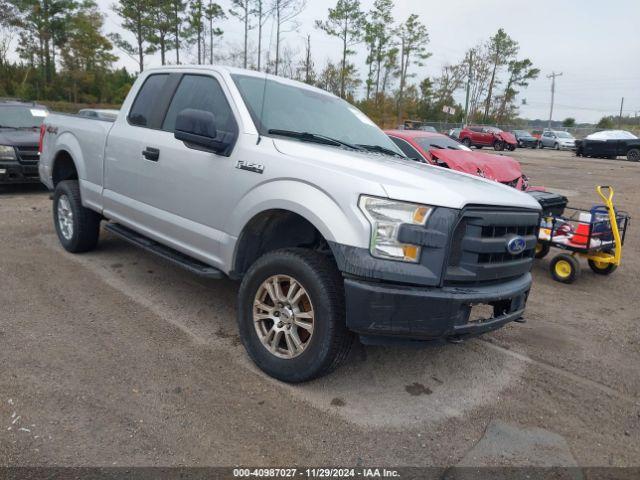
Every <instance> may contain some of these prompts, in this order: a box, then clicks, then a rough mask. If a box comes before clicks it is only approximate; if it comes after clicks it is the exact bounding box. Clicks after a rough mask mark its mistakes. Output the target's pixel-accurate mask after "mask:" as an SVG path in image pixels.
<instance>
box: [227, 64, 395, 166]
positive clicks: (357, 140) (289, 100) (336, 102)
mask: <svg viewBox="0 0 640 480" xmlns="http://www.w3.org/2000/svg"><path fill="white" fill-rule="evenodd" d="M232 77H233V80H234V82H235V83H236V86H237V87H238V90H240V94H241V95H242V98H243V99H244V101H245V103H246V104H247V107H248V108H249V112H250V113H251V117H252V118H253V121H254V122H255V124H256V127H257V128H258V130H259V131H260V133H261V134H262V135H268V134H269V131H270V130H288V131H293V132H304V133H311V134H316V135H323V136H325V137H329V138H333V139H336V140H339V141H340V142H345V143H349V144H352V145H370V146H380V147H383V148H385V149H388V150H391V151H393V152H397V153H399V154H400V155H402V153H401V152H400V151H399V150H398V148H397V147H396V146H395V144H394V143H393V142H392V141H391V140H390V139H389V137H387V136H386V135H385V134H384V133H383V132H382V130H380V129H379V128H378V127H377V126H376V125H375V124H374V123H373V122H372V121H371V120H370V119H369V118H368V117H367V116H366V115H365V114H364V113H362V112H361V111H360V110H358V109H357V108H355V107H353V106H352V105H350V104H349V103H347V102H345V101H344V100H341V99H339V98H336V97H334V96H332V95H329V94H325V93H322V92H318V91H314V90H311V89H306V88H302V87H297V86H294V85H288V84H285V83H281V82H279V81H276V80H270V79H267V80H266V85H265V79H264V78H259V77H253V76H248V75H233V76H232ZM264 93H266V95H265V96H264V105H263V94H264ZM261 112H262V115H261ZM403 156H404V155H403Z"/></svg>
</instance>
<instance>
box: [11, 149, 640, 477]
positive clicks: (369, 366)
mask: <svg viewBox="0 0 640 480" xmlns="http://www.w3.org/2000/svg"><path fill="white" fill-rule="evenodd" d="M512 155H513V156H514V157H516V158H517V159H518V160H520V161H521V163H522V167H523V170H524V171H525V173H527V174H528V175H529V176H530V177H531V179H532V183H533V184H537V185H544V186H546V187H547V188H548V189H550V190H555V191H559V192H561V193H564V194H565V195H567V196H569V198H570V202H571V204H572V205H576V206H579V205H584V206H589V205H591V204H592V203H596V202H597V197H596V195H595V192H594V190H593V187H594V185H596V184H598V183H601V184H610V185H613V186H614V187H615V188H616V192H617V193H616V201H617V204H618V205H619V206H620V207H621V208H624V209H625V210H627V211H629V213H630V214H631V215H632V216H633V217H635V218H640V190H639V189H638V179H639V178H640V165H638V164H633V163H628V162H626V161H610V160H595V159H578V158H576V157H573V156H572V154H571V153H570V152H555V151H548V150H543V151H539V150H517V151H516V152H515V153H513V154H512ZM50 209H51V206H50V201H49V199H48V194H47V192H46V191H44V190H42V189H39V188H34V187H11V188H2V187H0V305H2V307H1V310H0V346H1V348H0V365H2V368H1V369H0V465H30V466H32V465H64V466H70V465H74V466H76V465H83V466H96V465H100V466H110V465H119V466H122V465H127V466H132V465H136V466H142V465H144V466H152V465H189V466H192V465H193V466H196V465H197V466H201V465H224V466H233V465H259V466H269V465H271V466H291V465H328V464H332V465H350V466H355V465H387V466H428V465H438V466H447V465H456V464H459V463H460V464H464V465H474V464H477V465H482V464H509V465H527V464H540V462H539V458H540V457H536V458H527V455H533V454H531V453H527V451H529V452H531V451H533V450H529V449H528V448H526V441H527V439H528V438H530V439H531V442H534V441H535V442H538V443H536V445H542V446H543V447H544V448H546V449H547V450H549V451H550V452H551V454H550V456H549V458H550V460H549V462H553V459H554V458H556V459H558V460H557V462H559V464H578V465H590V466H609V465H616V466H638V465H640V370H639V368H638V366H639V365H640V334H639V331H640V329H639V325H640V299H639V295H638V290H637V284H636V281H637V278H638V272H639V271H640V259H639V255H638V254H639V253H640V242H638V238H640V237H639V236H640V229H638V228H636V226H635V224H633V223H632V225H631V230H630V233H629V235H628V237H627V243H626V245H625V247H626V248H625V251H624V258H623V265H622V266H621V268H620V269H618V271H617V272H615V273H614V274H613V275H612V276H611V277H608V278H603V277H597V276H595V275H594V274H592V273H591V271H590V270H589V269H588V267H587V266H586V264H584V268H583V272H582V276H581V278H580V279H579V280H578V281H577V282H576V283H575V284H573V285H562V284H558V283H555V282H553V281H552V280H551V278H550V276H549V273H548V263H549V258H550V257H548V258H545V259H543V260H540V261H537V262H536V264H535V267H534V270H533V274H534V287H533V290H532V294H531V296H530V300H529V305H528V310H527V315H526V317H527V320H528V322H527V323H526V324H522V325H521V324H514V325H510V326H507V327H506V328H504V329H502V330H500V331H497V332H494V333H492V334H489V335H486V336H484V337H482V338H480V339H475V340H472V341H469V342H466V343H464V344H461V345H446V346H438V347H429V348H424V349H409V348H382V347H366V348H365V347H362V346H357V347H356V348H355V349H354V351H353V354H352V356H351V358H350V360H349V362H348V364H347V365H346V366H345V367H343V368H342V369H340V370H339V371H338V372H336V373H334V374H333V375H331V376H329V377H326V378H324V379H320V380H317V381H314V382H311V383H308V384H305V385H301V386H289V385H284V384H281V383H278V382H276V381H274V380H272V379H270V378H267V377H265V376H264V375H263V374H262V373H260V372H259V371H257V370H256V368H255V367H254V366H253V365H252V364H251V363H250V362H249V360H248V359H247V357H246V355H245V353H244V350H243V348H242V346H241V345H240V343H239V338H238V335H237V328H236V325H235V297H236V293H237V289H238V285H237V284H236V283H234V282H231V281H209V280H203V279H201V278H198V277H195V276H193V275H191V274H189V273H187V272H184V271H181V270H179V269H176V268H175V267H173V266H171V265H169V264H167V263H165V262H164V261H162V260H159V259H158V258H155V257H154V256H152V255H149V254H147V253H145V252H142V251H140V250H137V249H136V248H134V247H131V246H129V245H128V244H126V243H124V242H123V241H121V240H119V239H117V238H115V237H113V236H110V235H109V234H108V233H106V232H103V236H102V239H101V243H100V246H99V248H98V250H96V251H95V252H92V253H90V254H85V255H78V256H73V255H70V254H67V253H65V252H64V251H63V250H62V249H61V247H60V246H59V245H58V243H57V239H56V237H55V234H54V231H53V226H52V222H51V213H50ZM490 426H491V427H490ZM489 427H490V428H489ZM500 432H508V435H507V437H509V438H517V439H519V440H518V441H524V442H525V445H524V447H523V448H520V446H518V448H516V447H515V446H514V447H513V448H512V449H511V450H513V451H514V452H518V453H514V454H513V455H519V456H520V457H519V458H515V457H507V456H504V455H503V456H501V457H500V456H498V457H499V458H491V459H488V458H486V457H482V456H477V455H476V452H495V451H496V448H495V445H494V443H491V442H495V441H496V438H500V437H501V434H500ZM531 432H533V433H531ZM503 436H505V435H503ZM505 438H506V437H505ZM483 439H484V440H485V442H482V440H483ZM523 439H524V440H523ZM549 439H551V440H549ZM486 442H489V445H490V446H489V447H486V445H485V444H486ZM545 445H551V446H545ZM554 445H560V446H561V447H557V448H562V449H563V450H562V451H558V452H557V455H555V456H554V454H553V453H554V452H553V451H552V450H553V448H556V447H554ZM541 448H542V447H541ZM497 450H500V449H497ZM478 455H480V454H478ZM492 455H493V453H492ZM542 464H546V463H542Z"/></svg>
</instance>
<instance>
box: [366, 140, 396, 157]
mask: <svg viewBox="0 0 640 480" xmlns="http://www.w3.org/2000/svg"><path fill="white" fill-rule="evenodd" d="M356 146H357V147H360V148H364V149H365V150H369V151H370V152H378V153H384V154H387V155H391V156H394V157H400V158H406V157H405V156H404V155H400V154H399V153H398V152H394V151H393V150H391V149H390V148H386V147H381V146H380V145H363V144H361V143H359V144H357V145H356Z"/></svg>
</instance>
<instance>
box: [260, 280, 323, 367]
mask: <svg viewBox="0 0 640 480" xmlns="http://www.w3.org/2000/svg"><path fill="white" fill-rule="evenodd" d="M314 321H315V313H314V310H313V304H312V303H311V298H310V296H309V294H308V293H307V290H306V289H305V288H304V287H303V286H302V284H301V283H300V282H298V281H297V280H296V279H295V278H293V277H291V276H289V275H273V276H271V277H269V278H267V279H266V280H265V281H264V282H262V284H261V285H260V288H258V291H257V293H256V296H255V299H254V302H253V323H254V327H255V330H256V333H257V335H258V338H259V339H260V342H261V343H262V345H263V346H264V347H265V348H266V349H267V350H268V351H269V352H270V353H271V354H273V355H275V356H276V357H279V358H284V359H291V358H295V357H297V356H298V355H300V354H301V353H302V352H304V350H305V349H306V348H307V347H308V346H309V343H310V342H311V338H312V336H313V329H314Z"/></svg>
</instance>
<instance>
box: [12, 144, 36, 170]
mask: <svg viewBox="0 0 640 480" xmlns="http://www.w3.org/2000/svg"><path fill="white" fill-rule="evenodd" d="M16 150H17V151H18V161H19V162H20V163H21V164H23V165H36V164H37V163H38V160H40V155H38V146H37V145H27V146H22V147H16Z"/></svg>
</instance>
